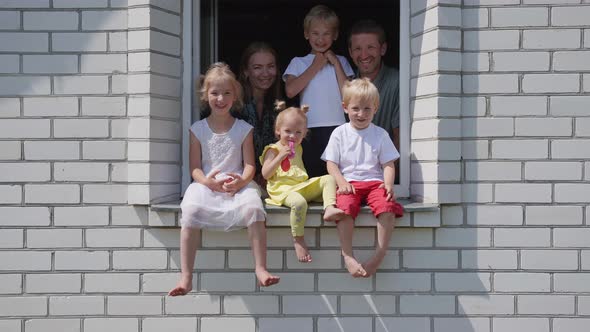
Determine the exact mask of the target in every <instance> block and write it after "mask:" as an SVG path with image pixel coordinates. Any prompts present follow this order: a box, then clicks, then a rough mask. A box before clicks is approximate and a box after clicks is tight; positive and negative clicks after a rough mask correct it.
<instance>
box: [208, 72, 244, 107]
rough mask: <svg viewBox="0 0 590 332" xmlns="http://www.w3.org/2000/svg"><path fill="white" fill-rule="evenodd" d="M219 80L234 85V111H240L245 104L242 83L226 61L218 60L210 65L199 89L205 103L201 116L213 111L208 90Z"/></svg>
mask: <svg viewBox="0 0 590 332" xmlns="http://www.w3.org/2000/svg"><path fill="white" fill-rule="evenodd" d="M217 82H227V83H229V84H230V85H231V86H232V88H233V90H234V94H235V98H236V99H235V100H234V102H233V104H232V111H234V112H240V111H241V110H242V107H243V106H244V102H243V90H242V85H241V84H240V82H238V80H237V79H236V75H234V73H233V72H232V71H231V69H230V68H229V66H228V65H227V64H225V63H224V62H216V63H214V64H212V65H211V66H209V69H207V73H205V76H204V77H202V79H201V84H200V89H199V93H200V100H201V103H202V104H203V108H202V109H203V111H202V112H201V115H202V116H201V118H206V117H207V116H209V114H210V113H211V110H210V109H209V104H208V102H209V98H208V95H207V91H209V88H211V85H212V84H213V83H217Z"/></svg>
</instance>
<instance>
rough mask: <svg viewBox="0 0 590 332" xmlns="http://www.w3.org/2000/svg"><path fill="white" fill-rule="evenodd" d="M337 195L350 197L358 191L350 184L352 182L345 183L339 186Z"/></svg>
mask: <svg viewBox="0 0 590 332" xmlns="http://www.w3.org/2000/svg"><path fill="white" fill-rule="evenodd" d="M336 193H337V194H342V195H349V194H356V191H355V190H354V187H353V186H352V184H350V182H345V183H342V184H338V190H337V191H336Z"/></svg>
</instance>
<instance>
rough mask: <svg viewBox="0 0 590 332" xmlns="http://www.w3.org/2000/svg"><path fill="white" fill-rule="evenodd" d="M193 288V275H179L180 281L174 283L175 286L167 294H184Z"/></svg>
mask: <svg viewBox="0 0 590 332" xmlns="http://www.w3.org/2000/svg"><path fill="white" fill-rule="evenodd" d="M192 289H193V276H192V275H191V276H181V277H180V281H178V284H176V287H174V288H172V289H171V290H170V291H169V292H168V295H169V296H179V295H186V294H187V293H188V292H190V291H191V290H192Z"/></svg>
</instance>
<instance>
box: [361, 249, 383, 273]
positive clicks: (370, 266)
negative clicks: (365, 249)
mask: <svg viewBox="0 0 590 332" xmlns="http://www.w3.org/2000/svg"><path fill="white" fill-rule="evenodd" d="M384 257H385V255H378V254H375V255H373V257H371V258H369V260H367V262H366V263H364V264H363V267H364V268H365V271H367V275H365V277H370V276H372V275H373V274H375V273H376V272H377V268H379V265H381V262H382V261H383V258H384Z"/></svg>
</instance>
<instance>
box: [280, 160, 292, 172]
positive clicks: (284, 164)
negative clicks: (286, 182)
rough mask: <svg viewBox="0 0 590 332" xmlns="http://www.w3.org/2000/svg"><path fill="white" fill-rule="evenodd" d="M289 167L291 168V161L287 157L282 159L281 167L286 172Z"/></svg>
mask: <svg viewBox="0 0 590 332" xmlns="http://www.w3.org/2000/svg"><path fill="white" fill-rule="evenodd" d="M289 168H291V162H290V161H289V158H285V159H283V161H281V169H282V170H283V171H284V172H286V171H288V170H289Z"/></svg>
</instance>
